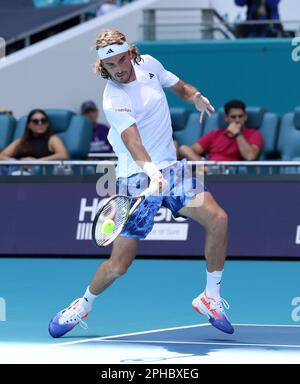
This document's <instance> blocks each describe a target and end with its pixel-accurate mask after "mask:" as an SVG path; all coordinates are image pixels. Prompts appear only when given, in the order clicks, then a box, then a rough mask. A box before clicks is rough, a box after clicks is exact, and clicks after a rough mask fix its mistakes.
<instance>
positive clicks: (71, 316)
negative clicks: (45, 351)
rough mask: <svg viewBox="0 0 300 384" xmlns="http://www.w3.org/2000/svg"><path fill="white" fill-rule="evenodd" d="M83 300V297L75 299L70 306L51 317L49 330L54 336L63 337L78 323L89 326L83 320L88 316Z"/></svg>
mask: <svg viewBox="0 0 300 384" xmlns="http://www.w3.org/2000/svg"><path fill="white" fill-rule="evenodd" d="M82 300H83V299H82V298H79V299H76V300H74V301H73V303H72V304H71V305H70V306H69V307H67V308H65V309H63V310H62V311H60V312H58V313H57V314H56V315H55V316H54V318H53V319H51V321H50V323H49V327H48V330H49V333H50V335H51V336H52V337H61V336H63V335H65V334H66V333H67V332H70V331H71V330H72V329H73V328H74V327H76V325H78V324H79V325H80V326H81V327H82V328H84V329H87V328H88V325H87V324H86V323H85V322H84V321H83V320H82V319H85V318H86V317H87V316H88V311H87V310H86V308H85V307H84V305H83V301H82Z"/></svg>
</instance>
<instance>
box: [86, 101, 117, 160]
mask: <svg viewBox="0 0 300 384" xmlns="http://www.w3.org/2000/svg"><path fill="white" fill-rule="evenodd" d="M81 114H82V115H83V116H85V117H87V118H89V119H91V120H92V123H93V139H92V141H91V144H90V152H92V153H95V152H99V153H111V152H113V151H112V148H111V145H110V144H109V141H108V140H107V135H108V131H109V128H108V126H107V125H105V124H100V123H98V116H99V111H98V108H97V106H96V104H95V103H94V102H93V101H90V100H88V101H85V102H84V103H83V104H82V105H81Z"/></svg>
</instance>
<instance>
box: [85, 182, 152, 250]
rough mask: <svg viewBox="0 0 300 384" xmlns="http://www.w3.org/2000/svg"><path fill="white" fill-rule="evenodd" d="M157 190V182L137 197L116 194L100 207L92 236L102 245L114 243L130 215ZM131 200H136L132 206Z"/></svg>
mask: <svg viewBox="0 0 300 384" xmlns="http://www.w3.org/2000/svg"><path fill="white" fill-rule="evenodd" d="M156 192H157V186H156V185H155V184H152V185H150V187H149V188H147V189H146V190H145V191H144V192H142V193H141V194H140V195H139V196H137V197H128V196H123V195H114V196H112V197H111V198H109V199H108V201H107V202H106V203H105V204H104V205H103V206H102V207H101V208H100V209H99V211H98V212H97V214H96V216H95V219H94V221H93V227H92V238H93V240H94V242H95V243H96V244H97V245H98V246H99V247H100V246H106V245H109V244H110V243H112V242H113V241H114V240H115V239H116V238H117V237H118V236H119V234H120V233H121V232H122V229H123V228H124V226H125V224H126V222H127V220H128V219H129V217H130V215H132V213H133V212H134V211H135V210H136V209H137V207H138V206H139V205H140V204H141V203H142V202H143V201H144V199H145V198H146V197H148V196H150V195H152V194H154V193H156ZM131 200H136V201H135V203H134V204H133V206H132V207H131V208H130V202H131Z"/></svg>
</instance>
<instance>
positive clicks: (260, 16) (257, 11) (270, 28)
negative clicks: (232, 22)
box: [235, 0, 283, 37]
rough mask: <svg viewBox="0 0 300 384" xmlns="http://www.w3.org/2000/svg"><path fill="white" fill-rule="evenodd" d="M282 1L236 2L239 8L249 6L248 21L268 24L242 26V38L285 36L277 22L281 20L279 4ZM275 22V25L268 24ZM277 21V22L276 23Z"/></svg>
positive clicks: (236, 0)
mask: <svg viewBox="0 0 300 384" xmlns="http://www.w3.org/2000/svg"><path fill="white" fill-rule="evenodd" d="M279 2H280V0H235V4H236V5H238V6H241V7H243V6H245V5H247V7H248V8H247V21H250V22H251V21H263V20H266V24H252V25H251V24H250V25H249V24H248V25H245V24H244V25H243V24H241V25H240V31H239V34H240V36H241V37H279V36H282V34H283V27H282V25H281V23H280V22H278V21H277V20H279V19H280V17H279V11H278V4H279ZM268 20H274V21H275V22H274V23H270V22H268ZM276 21H277V22H276Z"/></svg>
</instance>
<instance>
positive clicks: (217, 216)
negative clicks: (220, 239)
mask: <svg viewBox="0 0 300 384" xmlns="http://www.w3.org/2000/svg"><path fill="white" fill-rule="evenodd" d="M227 227H228V216H227V213H226V212H225V211H224V210H223V209H222V208H219V209H217V210H216V211H214V212H213V213H212V217H211V224H210V230H211V231H212V232H215V233H224V232H227Z"/></svg>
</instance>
